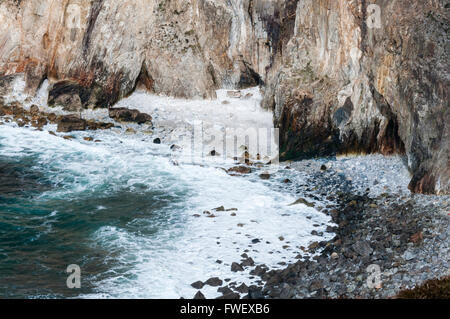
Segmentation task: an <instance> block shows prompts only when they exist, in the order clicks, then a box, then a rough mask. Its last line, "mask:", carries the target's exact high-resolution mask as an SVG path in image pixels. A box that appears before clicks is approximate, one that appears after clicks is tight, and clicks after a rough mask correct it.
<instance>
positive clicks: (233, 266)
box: [231, 262, 244, 272]
mask: <svg viewBox="0 0 450 319" xmlns="http://www.w3.org/2000/svg"><path fill="white" fill-rule="evenodd" d="M231 271H232V272H238V271H244V268H242V266H241V265H239V264H238V263H236V262H234V263H232V264H231Z"/></svg>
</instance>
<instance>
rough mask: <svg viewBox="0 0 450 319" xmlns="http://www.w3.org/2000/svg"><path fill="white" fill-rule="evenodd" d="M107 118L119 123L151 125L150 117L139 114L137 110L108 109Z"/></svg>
mask: <svg viewBox="0 0 450 319" xmlns="http://www.w3.org/2000/svg"><path fill="white" fill-rule="evenodd" d="M109 117H110V118H113V119H115V120H116V121H121V122H134V123H138V124H145V123H147V124H152V117H151V116H150V115H148V114H145V113H141V112H139V111H138V110H133V109H127V108H124V107H120V108H110V109H109Z"/></svg>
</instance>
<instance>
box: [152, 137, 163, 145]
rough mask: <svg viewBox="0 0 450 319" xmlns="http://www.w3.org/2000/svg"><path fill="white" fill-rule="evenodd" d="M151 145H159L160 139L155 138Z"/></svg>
mask: <svg viewBox="0 0 450 319" xmlns="http://www.w3.org/2000/svg"><path fill="white" fill-rule="evenodd" d="M153 143H154V144H161V139H160V138H159V137H157V138H155V139H154V140H153Z"/></svg>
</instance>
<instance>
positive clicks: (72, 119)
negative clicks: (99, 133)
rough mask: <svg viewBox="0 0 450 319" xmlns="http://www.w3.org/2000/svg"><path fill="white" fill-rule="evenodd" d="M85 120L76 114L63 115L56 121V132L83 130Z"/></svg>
mask: <svg viewBox="0 0 450 319" xmlns="http://www.w3.org/2000/svg"><path fill="white" fill-rule="evenodd" d="M86 127H87V125H86V121H85V120H83V119H81V118H79V117H78V116H76V115H64V116H62V117H61V118H60V119H59V121H58V129H57V131H58V132H64V133H68V132H72V131H85V130H86Z"/></svg>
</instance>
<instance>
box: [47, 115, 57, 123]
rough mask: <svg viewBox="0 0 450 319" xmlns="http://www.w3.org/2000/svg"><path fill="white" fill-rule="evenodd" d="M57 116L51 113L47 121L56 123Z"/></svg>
mask: <svg viewBox="0 0 450 319" xmlns="http://www.w3.org/2000/svg"><path fill="white" fill-rule="evenodd" d="M56 118H57V117H56V114H55V113H50V114H49V115H48V116H47V119H48V120H49V121H50V122H55V121H56Z"/></svg>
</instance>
